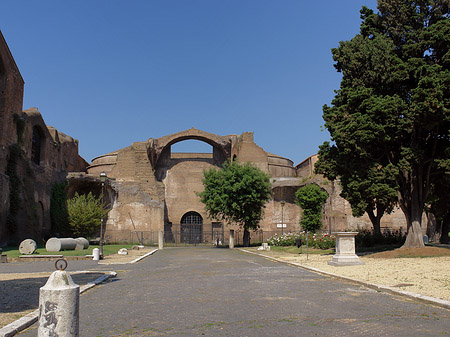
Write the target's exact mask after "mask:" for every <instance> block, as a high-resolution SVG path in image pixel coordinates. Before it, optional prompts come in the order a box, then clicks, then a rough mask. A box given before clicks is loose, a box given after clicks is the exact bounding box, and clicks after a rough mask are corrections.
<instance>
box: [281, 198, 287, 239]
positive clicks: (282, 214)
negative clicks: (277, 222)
mask: <svg viewBox="0 0 450 337" xmlns="http://www.w3.org/2000/svg"><path fill="white" fill-rule="evenodd" d="M280 204H281V235H283V234H284V205H285V204H286V202H285V201H284V200H281V202H280Z"/></svg>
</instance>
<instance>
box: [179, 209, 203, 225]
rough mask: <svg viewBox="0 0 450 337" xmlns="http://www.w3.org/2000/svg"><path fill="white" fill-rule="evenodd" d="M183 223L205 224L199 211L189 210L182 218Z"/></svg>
mask: <svg viewBox="0 0 450 337" xmlns="http://www.w3.org/2000/svg"><path fill="white" fill-rule="evenodd" d="M181 224H185V225H187V224H189V225H194V224H195V225H201V224H203V218H202V216H201V215H200V214H198V213H197V212H188V213H186V214H185V215H183V217H182V218H181Z"/></svg>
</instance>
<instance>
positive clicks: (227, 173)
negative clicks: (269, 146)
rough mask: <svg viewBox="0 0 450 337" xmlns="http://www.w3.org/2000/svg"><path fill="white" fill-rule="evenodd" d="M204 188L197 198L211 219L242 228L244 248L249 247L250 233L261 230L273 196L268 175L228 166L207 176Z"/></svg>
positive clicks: (213, 170) (211, 171)
mask: <svg viewBox="0 0 450 337" xmlns="http://www.w3.org/2000/svg"><path fill="white" fill-rule="evenodd" d="M203 186H204V190H203V192H201V193H198V195H199V196H200V200H201V202H202V203H204V204H205V209H206V211H207V212H208V215H209V217H211V218H213V219H218V220H224V221H227V222H231V223H235V224H238V225H239V226H241V227H242V228H243V229H244V239H243V241H244V246H248V245H249V244H250V232H249V230H255V229H258V228H259V222H260V220H261V218H262V216H263V209H264V204H265V203H266V202H267V201H268V200H269V198H270V196H271V185H270V178H269V175H268V174H267V173H264V172H263V171H261V170H260V169H259V168H257V167H254V166H252V165H250V164H249V163H246V164H243V165H241V164H239V163H237V162H232V163H231V164H229V163H225V164H224V166H223V167H222V168H221V169H217V168H214V167H213V168H210V169H209V170H206V171H205V172H204V178H203Z"/></svg>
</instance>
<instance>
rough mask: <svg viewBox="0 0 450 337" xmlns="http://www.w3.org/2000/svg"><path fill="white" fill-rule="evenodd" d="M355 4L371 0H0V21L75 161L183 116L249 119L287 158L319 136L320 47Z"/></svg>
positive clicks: (193, 120)
mask: <svg viewBox="0 0 450 337" xmlns="http://www.w3.org/2000/svg"><path fill="white" fill-rule="evenodd" d="M363 5H364V6H367V7H370V8H373V9H375V8H376V1H375V0H371V1H365V0H358V1H357V0H341V1H336V0H323V1H303V0H295V1H294V0H281V1H275V0H273V1H266V0H229V1H225V0H221V1H219V0H159V1H156V0H155V1H153V0H121V1H119V0H101V1H100V0H82V1H60V0H53V1H49V0H42V1H36V0H28V1H25V0H2V1H1V2H0V29H1V30H2V32H3V35H4V37H5V39H6V41H7V43H8V45H9V47H10V49H11V52H12V54H13V56H14V58H15V60H16V63H17V65H18V67H19V69H20V71H21V74H22V76H23V78H24V80H25V97H24V109H28V108H30V107H38V108H39V110H40V111H41V113H42V114H43V117H44V120H45V122H46V123H47V125H52V126H54V127H56V128H57V129H58V130H60V131H61V132H64V133H66V134H68V135H70V136H72V137H74V138H77V139H78V140H79V151H80V154H81V155H82V156H83V157H84V158H85V159H86V160H87V161H91V160H92V159H93V158H94V157H96V156H99V155H101V154H105V153H108V152H111V151H114V150H118V149H121V148H124V147H127V146H129V145H131V144H132V143H133V142H136V141H145V140H147V139H148V138H158V137H161V136H165V135H168V134H171V133H175V132H178V131H182V130H186V129H189V128H191V127H195V128H198V129H201V130H204V131H207V132H211V133H216V134H219V135H229V134H241V133H242V132H245V131H253V132H254V138H255V141H256V143H257V144H258V145H259V146H261V147H263V148H264V149H265V150H266V151H268V152H271V153H275V154H278V155H281V156H284V157H287V158H290V159H292V160H293V161H294V164H298V163H299V162H301V161H302V160H304V159H306V158H307V157H308V156H310V155H312V154H314V153H316V152H317V150H318V146H319V145H320V144H322V143H323V142H324V141H325V140H328V139H329V134H328V132H327V131H321V125H323V120H322V106H323V105H324V104H329V103H330V102H331V100H332V98H333V97H334V90H336V89H338V88H339V82H340V78H341V76H340V74H339V73H337V72H336V70H335V69H334V67H333V60H332V56H331V48H333V47H337V46H338V44H339V41H342V40H348V39H351V38H352V37H353V36H354V35H355V34H357V33H358V31H359V24H360V18H359V10H360V9H361V7H362V6H363ZM180 144H182V146H179V147H177V149H179V150H180V151H189V150H192V151H198V150H200V151H201V150H202V149H203V146H199V145H196V144H193V143H192V142H183V143H180ZM183 146H184V147H183Z"/></svg>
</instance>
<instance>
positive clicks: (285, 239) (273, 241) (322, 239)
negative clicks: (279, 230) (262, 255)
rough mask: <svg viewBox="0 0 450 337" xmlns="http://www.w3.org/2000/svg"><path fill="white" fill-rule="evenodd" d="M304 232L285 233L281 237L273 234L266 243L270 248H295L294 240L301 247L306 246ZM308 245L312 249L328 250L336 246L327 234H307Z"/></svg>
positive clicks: (331, 237)
mask: <svg viewBox="0 0 450 337" xmlns="http://www.w3.org/2000/svg"><path fill="white" fill-rule="evenodd" d="M306 237H307V235H306V232H305V231H303V232H298V233H285V234H283V235H278V234H275V235H274V236H272V237H271V238H270V239H269V240H267V243H268V244H269V245H271V246H295V245H296V239H300V240H301V241H302V245H306ZM308 245H309V247H312V248H319V249H330V248H334V247H335V246H336V238H335V237H334V235H329V234H327V233H309V235H308Z"/></svg>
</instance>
